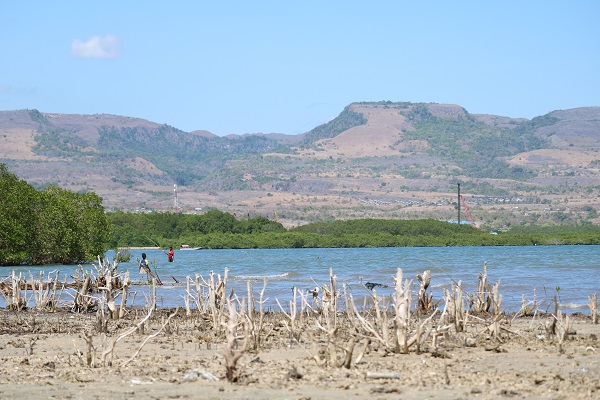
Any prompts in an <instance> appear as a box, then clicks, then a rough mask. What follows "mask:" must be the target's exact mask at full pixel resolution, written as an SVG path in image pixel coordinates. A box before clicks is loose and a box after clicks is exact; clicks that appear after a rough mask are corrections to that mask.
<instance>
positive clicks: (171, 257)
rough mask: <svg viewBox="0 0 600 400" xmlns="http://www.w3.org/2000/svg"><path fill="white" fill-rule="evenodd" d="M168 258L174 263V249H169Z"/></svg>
mask: <svg viewBox="0 0 600 400" xmlns="http://www.w3.org/2000/svg"><path fill="white" fill-rule="evenodd" d="M167 258H168V259H169V262H173V259H174V258H175V250H173V248H172V247H169V252H168V253H167Z"/></svg>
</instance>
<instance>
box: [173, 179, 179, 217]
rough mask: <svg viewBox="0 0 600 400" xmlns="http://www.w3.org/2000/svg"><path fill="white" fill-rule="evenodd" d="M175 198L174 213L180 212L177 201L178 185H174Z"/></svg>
mask: <svg viewBox="0 0 600 400" xmlns="http://www.w3.org/2000/svg"><path fill="white" fill-rule="evenodd" d="M173 196H174V202H173V212H179V203H178V201H177V184H176V183H175V184H173Z"/></svg>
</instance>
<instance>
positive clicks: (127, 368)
mask: <svg viewBox="0 0 600 400" xmlns="http://www.w3.org/2000/svg"><path fill="white" fill-rule="evenodd" d="M172 311H173V310H157V311H155V312H154V313H153V315H152V317H151V318H150V319H149V320H148V321H147V322H146V323H145V325H144V327H145V329H144V332H139V331H136V332H133V333H132V334H130V335H128V336H125V337H124V338H123V339H121V340H119V341H118V342H117V343H116V344H115V345H114V351H113V354H112V355H113V357H112V359H111V358H110V357H108V358H106V359H105V365H101V363H100V361H101V359H102V353H103V350H106V349H107V348H108V344H109V343H110V341H111V340H114V339H115V338H117V337H118V336H119V335H121V334H122V333H123V332H125V331H127V329H128V328H131V327H134V326H135V325H136V324H137V323H139V321H140V319H142V318H143V316H144V312H143V310H138V311H136V312H133V311H132V312H130V313H128V315H127V316H125V317H124V318H122V319H118V320H109V321H108V322H107V323H106V333H104V334H101V333H98V323H97V321H98V318H97V315H96V313H71V312H68V311H65V310H58V311H56V312H53V313H49V312H45V311H36V310H25V311H20V312H15V311H11V310H7V309H2V310H0V314H1V317H0V321H1V322H0V359H1V361H2V362H1V365H0V398H2V399H26V398H38V399H100V398H103V399H104V398H111V399H132V398H149V399H184V398H190V399H191V398H202V399H268V398H270V399H275V398H276V399H297V400H301V399H303V400H308V399H348V398H356V399H362V398H369V399H398V398H402V399H426V398H430V399H496V398H499V399H500V398H511V399H597V398H600V355H599V354H598V353H599V351H600V349H599V346H600V342H599V341H598V337H600V325H593V324H592V323H591V318H590V317H588V316H585V315H581V314H580V315H573V316H571V318H570V320H571V329H570V331H569V332H568V337H567V339H566V341H565V342H564V343H563V345H562V351H559V347H558V344H557V341H556V339H553V338H549V337H548V336H547V334H546V329H545V326H547V325H546V324H547V322H548V321H549V319H551V318H552V316H551V315H542V316H539V315H538V316H536V317H535V318H533V317H527V318H514V319H513V318H509V317H508V316H506V317H505V318H503V320H502V322H501V326H502V332H503V333H502V334H501V335H500V336H499V337H497V338H494V337H492V336H491V335H490V334H488V333H486V332H485V330H483V329H482V325H480V324H474V325H472V326H469V327H468V329H467V330H466V332H461V333H456V332H449V333H448V335H447V336H446V337H445V338H444V339H443V340H440V341H439V345H438V346H437V347H436V348H435V349H433V348H431V346H430V345H424V346H421V348H420V351H418V352H417V351H415V349H414V348H412V349H411V351H409V353H408V354H397V353H394V352H390V351H389V349H386V348H384V346H381V345H378V344H377V343H375V341H371V343H370V344H369V345H368V346H367V348H366V350H365V351H364V354H361V356H362V357H361V359H360V361H359V362H354V361H353V362H352V364H351V365H350V368H344V367H336V366H331V365H322V366H319V365H317V362H316V360H315V357H314V354H317V353H315V352H314V351H313V350H312V349H313V348H314V347H312V346H313V345H314V343H312V344H311V341H314V342H316V343H321V344H322V343H323V338H322V337H321V338H320V339H315V338H314V337H313V336H312V335H309V334H308V333H307V332H306V331H305V332H301V333H299V335H298V339H299V340H295V341H291V340H290V333H289V329H287V325H286V323H285V319H286V317H285V315H283V313H275V314H273V315H271V316H269V318H268V319H266V320H265V321H266V322H265V328H266V329H265V332H267V334H266V335H265V338H264V339H263V340H262V342H261V344H260V346H259V348H258V349H253V348H252V347H253V346H252V345H250V344H248V346H247V348H248V350H247V351H246V352H244V353H243V354H241V356H240V358H239V360H238V361H237V366H236V371H237V376H238V378H237V381H236V382H229V381H228V380H227V379H226V368H225V360H224V356H223V350H224V348H225V347H226V343H225V340H224V337H222V338H219V337H218V336H217V335H214V332H211V322H210V321H209V320H208V319H207V318H206V315H204V316H202V315H199V314H197V313H196V314H192V315H190V316H186V315H185V314H186V313H185V311H184V310H179V311H178V314H177V315H176V316H174V317H173V318H172V319H171V320H170V321H169V322H168V323H166V321H167V313H169V312H172ZM347 329H351V328H350V327H347ZM86 332H90V336H89V337H88V341H86V338H85V337H86ZM153 335H156V336H154V337H152V336H153ZM340 337H343V332H342V333H340ZM146 340H147V343H146V344H145V345H144V346H143V347H142V349H141V351H139V354H137V355H136V352H137V351H138V350H139V349H140V346H141V345H142V343H143V342H144V341H146ZM342 343H343V340H342ZM90 346H91V347H90ZM357 347H358V346H357ZM239 348H240V345H239V343H238V344H237V345H236V347H235V348H234V350H235V351H239ZM321 351H322V349H321ZM355 353H357V352H355ZM87 357H91V359H90V360H88V358H87ZM132 357H133V358H132ZM131 358H132V359H131ZM130 359H131V361H130V362H129V363H126V362H127V361H129V360H130ZM106 360H109V361H106ZM124 364H126V365H124Z"/></svg>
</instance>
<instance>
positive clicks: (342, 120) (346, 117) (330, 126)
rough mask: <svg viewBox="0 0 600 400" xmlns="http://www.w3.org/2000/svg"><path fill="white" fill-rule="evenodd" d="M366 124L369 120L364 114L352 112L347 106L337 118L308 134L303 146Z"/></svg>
mask: <svg viewBox="0 0 600 400" xmlns="http://www.w3.org/2000/svg"><path fill="white" fill-rule="evenodd" d="M366 123H367V120H366V119H365V117H363V115H362V114H360V113H357V112H354V111H352V110H350V106H347V107H346V108H344V110H343V111H342V112H341V113H340V115H338V116H337V117H336V118H334V119H332V120H331V121H329V122H327V123H325V124H322V125H319V126H317V127H316V128H314V129H313V130H311V131H310V132H308V133H307V134H306V135H305V136H304V139H303V141H302V144H303V145H304V146H310V145H312V144H313V143H314V142H316V141H317V140H321V139H328V138H332V137H336V136H337V135H339V134H340V133H342V132H344V131H347V130H348V129H350V128H353V127H355V126H360V125H364V124H366Z"/></svg>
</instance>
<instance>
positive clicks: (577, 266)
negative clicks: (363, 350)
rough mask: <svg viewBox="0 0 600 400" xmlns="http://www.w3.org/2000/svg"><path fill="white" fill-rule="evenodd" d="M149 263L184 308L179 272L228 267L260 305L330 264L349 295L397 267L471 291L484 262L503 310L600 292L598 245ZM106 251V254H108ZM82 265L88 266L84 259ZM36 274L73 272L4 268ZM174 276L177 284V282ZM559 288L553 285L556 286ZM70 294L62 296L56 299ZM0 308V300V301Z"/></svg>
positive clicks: (164, 298)
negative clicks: (260, 295)
mask: <svg viewBox="0 0 600 400" xmlns="http://www.w3.org/2000/svg"><path fill="white" fill-rule="evenodd" d="M141 253H142V250H131V254H132V259H131V261H130V262H128V263H121V264H119V269H118V270H119V271H121V272H122V271H125V270H129V271H130V274H131V278H132V280H134V281H140V280H142V279H143V278H144V276H142V275H140V274H139V271H138V267H137V262H136V259H137V258H141ZM145 253H146V254H147V258H148V259H149V261H150V264H151V266H153V267H155V268H156V272H157V273H158V275H159V277H160V278H161V280H162V281H163V283H164V286H162V287H159V289H158V305H159V306H160V307H172V306H177V305H179V306H183V304H184V302H183V297H182V296H183V295H184V294H185V282H186V276H191V277H194V276H195V274H196V273H198V274H200V275H202V276H203V277H205V278H208V275H209V273H210V271H214V272H215V273H216V274H221V275H222V274H223V272H224V270H225V268H227V269H228V271H229V272H228V273H229V279H230V286H231V287H233V288H234V290H235V291H236V293H238V295H239V296H240V297H244V296H246V285H247V281H248V280H250V281H251V282H252V285H253V288H254V292H255V293H258V292H259V291H260V290H261V289H262V285H263V280H264V278H267V280H268V283H267V290H266V296H267V297H268V298H269V299H268V300H267V302H266V305H267V306H268V307H270V308H271V309H278V306H277V303H276V299H279V301H280V302H281V304H282V305H283V304H287V302H288V301H289V300H290V299H291V294H292V288H294V287H297V288H302V289H305V288H314V287H315V286H316V285H319V286H322V285H323V284H326V283H328V281H329V270H330V268H332V269H333V273H334V274H335V275H336V277H337V281H338V287H339V288H341V287H342V285H344V284H345V285H346V286H347V288H348V290H350V291H351V292H352V293H353V295H354V296H355V298H357V297H361V296H364V295H365V294H366V291H365V289H364V288H363V287H362V286H361V285H360V279H361V278H362V279H363V281H364V282H376V283H381V284H386V285H389V286H390V288H389V289H380V290H379V291H378V293H380V294H386V293H390V292H391V291H392V290H393V285H394V281H393V276H395V274H396V270H397V269H398V268H402V270H403V277H404V279H409V280H413V288H414V290H415V291H418V281H417V279H416V274H418V273H423V271H425V270H431V277H432V278H431V286H430V290H431V292H432V293H433V298H434V300H440V299H442V298H443V291H442V290H443V288H446V289H450V288H451V283H452V281H453V280H454V281H457V282H458V281H459V280H462V282H463V287H464V288H465V290H466V291H467V292H468V293H473V292H474V291H475V288H476V286H477V279H478V275H479V273H480V272H482V271H483V265H484V263H487V275H488V281H489V282H491V283H492V284H495V283H497V282H498V280H501V284H500V293H501V295H502V305H503V308H504V309H505V310H506V311H508V312H510V311H517V310H518V309H519V308H520V305H521V295H522V294H524V295H525V298H526V300H527V301H531V300H533V298H534V291H535V294H536V297H537V301H538V304H541V305H542V307H541V309H542V310H543V311H546V309H547V308H548V309H549V310H551V311H552V310H553V308H550V303H551V300H552V297H553V296H554V295H555V294H557V295H558V298H559V301H560V303H561V307H562V308H563V310H564V311H565V312H568V313H571V312H583V313H585V314H586V315H588V314H589V308H588V307H587V302H588V295H591V294H593V293H598V292H600V246H527V247H520V246H512V247H428V248H414V247H412V248H369V249H364V248H363V249H272V250H271V249H269V250H262V249H261V250H177V251H176V252H175V262H172V263H169V262H167V256H166V254H165V253H164V252H163V251H160V250H145ZM113 256H114V253H113V252H108V253H107V254H106V257H108V258H109V259H112V257H113ZM83 267H84V268H85V269H86V270H90V269H92V270H93V266H92V265H91V264H90V265H84V266H83ZM12 270H15V271H16V272H23V273H25V274H27V276H28V275H29V272H31V273H34V274H37V273H39V271H40V270H43V271H44V273H46V274H47V273H48V272H50V271H53V270H59V271H60V273H61V276H62V277H63V278H64V276H68V275H70V274H73V273H74V271H75V270H76V268H75V267H74V266H63V265H60V266H50V267H49V266H46V267H43V268H37V267H19V268H10V269H6V270H5V271H2V275H3V276H6V275H8V274H10V272H11V271H12ZM176 280H177V281H178V282H179V283H176ZM557 289H558V290H557ZM133 290H134V291H135V292H137V293H136V299H137V300H136V302H137V301H140V302H143V301H144V295H143V294H144V292H145V291H146V290H147V288H146V287H144V286H138V285H136V286H134V287H133ZM70 300H71V297H70V296H68V295H64V294H63V296H62V301H63V302H69V301H70ZM0 305H2V306H4V305H3V304H0Z"/></svg>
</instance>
